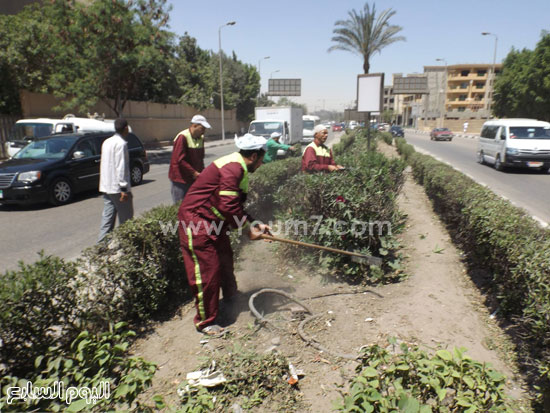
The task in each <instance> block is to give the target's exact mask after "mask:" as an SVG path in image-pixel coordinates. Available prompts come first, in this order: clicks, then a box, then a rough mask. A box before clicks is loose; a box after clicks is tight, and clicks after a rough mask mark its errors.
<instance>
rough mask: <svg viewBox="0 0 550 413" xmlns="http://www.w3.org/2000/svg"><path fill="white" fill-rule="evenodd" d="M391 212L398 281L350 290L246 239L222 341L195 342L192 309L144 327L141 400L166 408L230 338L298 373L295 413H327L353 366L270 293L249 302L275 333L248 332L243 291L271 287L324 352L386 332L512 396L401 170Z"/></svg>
mask: <svg viewBox="0 0 550 413" xmlns="http://www.w3.org/2000/svg"><path fill="white" fill-rule="evenodd" d="M380 149H381V150H382V151H384V152H385V153H387V155H388V156H394V152H393V148H391V147H388V146H385V145H381V148H380ZM399 207H400V209H401V210H402V211H403V212H404V213H405V214H406V215H407V216H408V221H407V226H406V229H405V231H404V233H403V234H402V235H401V236H400V239H401V242H402V244H403V254H404V255H405V256H406V257H407V260H406V269H405V271H406V273H407V274H409V277H408V278H407V279H406V280H404V281H403V282H401V283H398V284H391V285H384V286H379V287H371V288H365V287H352V286H349V285H347V284H345V283H342V282H337V281H334V280H327V278H326V277H323V276H321V275H320V273H319V271H317V269H316V268H304V267H300V266H299V265H296V264H295V263H292V262H285V261H284V257H282V256H279V254H278V253H277V248H276V246H275V245H274V244H270V243H267V242H264V241H259V242H251V243H250V244H249V245H248V246H246V247H245V249H244V251H243V252H242V253H241V256H240V260H239V264H238V268H237V270H236V276H237V280H238V283H239V290H240V291H241V292H242V295H241V296H240V297H239V299H238V300H237V301H236V303H234V304H233V305H232V306H223V305H222V306H221V312H222V313H223V314H224V316H223V321H224V324H225V325H228V326H229V329H230V330H231V335H230V336H228V337H226V338H224V339H212V340H210V341H209V342H208V343H207V344H202V345H201V344H200V343H199V342H200V340H201V339H203V337H202V336H201V335H200V334H199V333H197V332H196V331H195V328H194V326H193V322H192V318H193V315H194V308H193V307H192V305H191V304H188V305H186V306H185V307H184V308H183V309H182V311H181V314H180V315H178V316H177V317H174V318H173V319H172V320H170V321H167V322H164V323H161V324H158V325H156V326H154V332H153V333H152V334H150V335H149V336H147V337H145V338H143V339H140V340H139V341H138V342H137V343H136V345H135V346H134V348H133V352H134V353H135V354H136V355H140V356H143V357H144V358H145V359H146V360H149V361H154V362H156V363H158V365H159V370H158V372H157V373H156V375H155V379H154V384H153V388H152V389H150V390H149V391H148V393H147V395H154V394H163V395H164V396H165V398H166V399H167V401H168V402H170V403H171V404H172V405H176V401H177V395H176V390H177V386H178V384H179V383H180V382H181V381H183V380H184V379H185V375H186V373H188V372H190V371H193V370H196V369H197V367H198V365H199V364H200V362H201V360H202V358H203V357H205V356H214V357H215V355H216V354H219V353H220V352H225V351H230V349H231V346H232V343H234V342H237V341H238V342H240V343H243V342H244V343H245V347H251V348H255V349H257V350H258V351H259V352H263V351H279V352H280V353H282V354H284V355H285V356H286V357H287V358H288V359H289V361H290V362H292V363H293V364H294V365H295V366H296V367H297V368H298V369H301V370H303V371H304V373H305V376H304V377H303V378H302V379H301V380H300V382H299V389H300V391H301V392H302V393H303V397H304V404H305V407H304V408H303V409H302V408H301V409H300V411H311V412H330V411H332V401H333V400H335V399H338V398H339V396H340V393H339V390H341V388H342V386H343V387H344V388H345V383H346V382H347V381H348V380H349V379H351V378H352V377H353V375H354V374H353V373H354V368H355V366H356V365H357V364H356V362H355V361H349V360H343V359H339V358H336V357H333V356H331V355H329V354H326V353H322V352H320V351H319V350H316V349H314V348H313V347H311V346H308V345H306V344H305V343H304V342H303V341H302V340H301V339H300V337H299V336H298V335H297V334H296V330H297V325H298V321H295V320H293V319H292V317H293V314H294V315H295V313H293V312H292V310H293V309H294V308H293V307H296V306H295V305H293V304H289V303H288V302H286V301H285V300H284V299H282V298H279V297H276V296H273V295H260V296H259V297H258V298H257V299H256V303H257V307H258V309H260V310H261V311H263V312H264V313H266V314H270V317H271V319H272V320H274V325H275V327H278V328H274V327H263V328H260V329H259V330H257V331H255V330H254V329H253V328H252V326H253V325H254V317H253V316H252V315H251V313H250V311H249V309H248V299H249V297H250V295H252V294H253V293H254V292H257V291H258V290H260V289H262V288H278V289H282V290H284V291H286V292H289V293H291V294H293V295H294V296H295V297H298V298H300V299H303V300H304V302H305V303H306V304H307V305H308V306H310V307H311V309H312V310H313V311H314V312H315V313H324V316H323V317H322V318H321V319H319V320H316V321H314V322H311V323H310V324H308V326H307V329H306V332H307V333H308V334H309V335H311V336H313V337H315V339H316V340H318V341H319V342H320V343H321V344H322V345H323V346H325V347H328V348H329V349H331V350H334V351H338V352H341V353H353V354H356V353H357V352H358V350H359V348H360V347H361V346H363V345H369V344H374V343H378V344H384V343H385V342H386V339H387V337H392V336H393V337H397V338H399V339H401V340H404V341H408V342H416V343H418V344H419V345H421V347H424V348H427V349H435V348H436V347H438V346H441V347H444V348H453V347H466V348H467V349H468V354H469V355H470V356H471V357H472V358H474V359H477V360H479V361H485V362H490V363H491V364H492V365H493V366H494V367H495V368H496V369H497V370H499V371H501V372H503V373H504V374H505V375H506V376H507V377H508V378H509V383H508V385H509V386H508V387H509V390H510V393H511V394H512V395H513V396H514V397H522V396H523V393H522V391H521V388H520V386H519V384H518V381H516V380H519V379H518V378H517V377H516V376H515V375H514V371H515V369H514V367H513V366H512V365H511V363H510V362H509V361H507V360H506V358H505V357H503V356H505V355H504V352H502V351H500V352H499V351H498V350H496V349H494V348H495V347H498V346H495V344H494V343H498V342H502V341H503V336H504V334H503V333H502V332H501V331H500V330H499V328H498V327H497V326H496V324H495V323H494V322H493V320H491V318H490V316H489V314H488V312H487V310H486V308H485V307H484V306H483V304H482V297H481V295H480V294H479V292H478V290H477V289H476V288H475V286H474V285H473V283H472V282H471V280H470V279H469V278H468V276H467V274H466V270H465V267H464V265H463V264H462V262H461V258H460V253H459V251H457V249H456V248H455V247H454V246H453V244H452V242H451V240H450V238H449V235H448V234H447V232H446V230H445V228H444V227H443V226H442V225H441V223H440V222H439V220H438V218H437V216H436V215H435V214H434V212H433V211H432V208H431V204H430V202H429V200H428V199H427V197H426V195H425V193H424V190H423V189H422V187H421V186H419V185H418V184H416V183H415V182H414V180H413V179H412V177H411V176H410V175H409V174H407V178H406V181H405V185H404V188H403V191H402V195H401V196H400V198H399ZM262 410H263V411H269V409H267V410H265V408H264V409H262Z"/></svg>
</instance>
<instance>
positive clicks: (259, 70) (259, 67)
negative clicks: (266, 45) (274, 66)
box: [258, 56, 271, 97]
mask: <svg viewBox="0 0 550 413" xmlns="http://www.w3.org/2000/svg"><path fill="white" fill-rule="evenodd" d="M269 58H271V56H266V57H262V58H261V59H260V60H258V75H259V76H260V91H259V92H258V97H260V95H261V94H262V60H267V59H269Z"/></svg>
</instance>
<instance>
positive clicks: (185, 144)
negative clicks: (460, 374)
mask: <svg viewBox="0 0 550 413" xmlns="http://www.w3.org/2000/svg"><path fill="white" fill-rule="evenodd" d="M203 169H204V139H203V137H202V136H201V137H200V138H198V139H193V137H192V136H191V132H189V129H185V130H184V131H181V132H180V133H178V135H177V136H176V138H175V139H174V149H173V150H172V158H171V159H170V168H169V169H168V178H169V179H170V180H171V181H172V182H179V183H181V184H192V183H193V182H194V181H195V171H197V172H199V173H200V172H202V171H203Z"/></svg>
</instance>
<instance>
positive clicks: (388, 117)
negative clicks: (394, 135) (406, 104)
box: [382, 109, 394, 123]
mask: <svg viewBox="0 0 550 413" xmlns="http://www.w3.org/2000/svg"><path fill="white" fill-rule="evenodd" d="M393 116H394V113H393V109H386V110H385V111H383V112H382V121H383V122H386V123H391V121H392V119H393Z"/></svg>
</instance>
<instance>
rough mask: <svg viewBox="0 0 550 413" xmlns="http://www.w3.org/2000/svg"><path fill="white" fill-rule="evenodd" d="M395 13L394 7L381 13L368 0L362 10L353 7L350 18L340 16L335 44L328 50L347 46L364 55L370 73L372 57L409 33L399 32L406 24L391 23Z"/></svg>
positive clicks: (364, 69)
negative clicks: (343, 18) (345, 18)
mask: <svg viewBox="0 0 550 413" xmlns="http://www.w3.org/2000/svg"><path fill="white" fill-rule="evenodd" d="M395 13H396V12H395V11H394V10H392V9H391V8H390V9H386V10H384V11H383V12H382V13H381V14H380V15H379V16H378V17H377V16H376V6H375V4H374V3H373V4H372V8H371V7H370V5H369V4H368V3H365V5H364V6H363V10H360V11H359V12H357V11H356V10H355V9H353V10H351V11H350V12H348V15H349V18H348V19H347V20H338V21H336V23H334V25H335V26H336V27H335V29H334V30H333V31H332V32H333V34H334V36H333V37H332V41H333V42H334V43H335V44H334V45H333V46H331V47H330V48H329V49H328V51H329V52H332V51H333V50H345V51H348V52H352V53H355V54H358V55H360V56H362V57H363V71H364V73H369V69H370V63H369V61H370V58H371V56H372V55H373V54H374V53H376V52H378V53H381V51H382V49H383V48H384V47H386V46H389V45H390V44H392V43H395V42H399V41H402V40H403V41H404V40H405V37H403V36H397V33H399V32H400V31H401V30H403V28H402V27H401V26H396V25H390V23H389V20H390V18H391V17H392V16H393V15H394V14H395Z"/></svg>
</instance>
